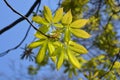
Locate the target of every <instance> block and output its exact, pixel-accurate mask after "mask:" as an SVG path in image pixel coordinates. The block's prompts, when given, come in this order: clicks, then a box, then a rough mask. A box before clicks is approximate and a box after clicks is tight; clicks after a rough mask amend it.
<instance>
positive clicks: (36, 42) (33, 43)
mask: <svg viewBox="0 0 120 80" xmlns="http://www.w3.org/2000/svg"><path fill="white" fill-rule="evenodd" d="M44 42H45V40H43V39H41V40H37V41H35V42H32V43H31V44H29V45H28V48H36V47H39V46H40V45H42V44H43V43H44Z"/></svg>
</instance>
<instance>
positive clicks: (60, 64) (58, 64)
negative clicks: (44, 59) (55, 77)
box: [56, 48, 65, 70]
mask: <svg viewBox="0 0 120 80" xmlns="http://www.w3.org/2000/svg"><path fill="white" fill-rule="evenodd" d="M60 50H61V51H59V54H58V60H57V64H56V67H57V70H59V69H60V67H61V66H62V64H63V61H64V54H65V51H64V49H63V48H61V49H60Z"/></svg>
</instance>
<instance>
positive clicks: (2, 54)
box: [0, 3, 40, 57]
mask: <svg viewBox="0 0 120 80" xmlns="http://www.w3.org/2000/svg"><path fill="white" fill-rule="evenodd" d="M39 7H40V3H39V4H38V7H37V9H36V13H38V10H39ZM31 23H33V21H32V22H31ZM30 29H31V25H30V26H29V27H28V29H27V32H26V34H25V36H24V38H23V39H22V40H21V42H20V43H19V44H18V45H17V46H15V47H13V48H11V49H8V50H6V51H4V52H2V53H0V57H2V56H4V55H6V54H7V53H9V52H10V51H12V50H15V49H17V48H18V47H20V46H21V45H22V43H23V42H24V41H25V39H26V38H27V36H28V33H29V31H30Z"/></svg>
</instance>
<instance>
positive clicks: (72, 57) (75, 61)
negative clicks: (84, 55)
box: [67, 48, 81, 69]
mask: <svg viewBox="0 0 120 80" xmlns="http://www.w3.org/2000/svg"><path fill="white" fill-rule="evenodd" d="M67 55H68V59H69V60H70V62H71V64H72V65H73V66H74V67H75V68H78V69H80V68H81V64H80V63H79V61H78V59H77V58H76V57H75V55H74V54H73V53H72V52H71V50H70V49H69V48H68V49H67Z"/></svg>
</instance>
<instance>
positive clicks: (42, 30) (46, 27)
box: [39, 25, 49, 34]
mask: <svg viewBox="0 0 120 80" xmlns="http://www.w3.org/2000/svg"><path fill="white" fill-rule="evenodd" d="M39 30H40V31H41V32H43V33H44V34H45V33H46V32H48V31H49V26H46V25H42V26H40V28H39Z"/></svg>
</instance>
